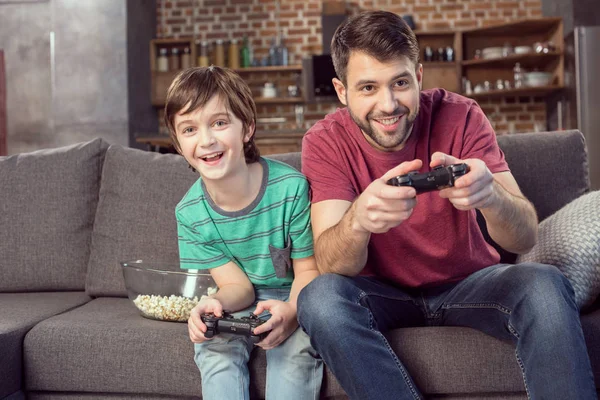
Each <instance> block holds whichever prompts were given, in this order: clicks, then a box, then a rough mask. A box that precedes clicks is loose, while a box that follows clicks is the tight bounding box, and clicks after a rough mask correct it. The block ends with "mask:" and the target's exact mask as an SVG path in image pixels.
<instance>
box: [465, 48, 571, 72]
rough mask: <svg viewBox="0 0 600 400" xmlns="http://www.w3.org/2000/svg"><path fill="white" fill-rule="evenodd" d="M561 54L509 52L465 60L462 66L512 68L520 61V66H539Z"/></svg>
mask: <svg viewBox="0 0 600 400" xmlns="http://www.w3.org/2000/svg"><path fill="white" fill-rule="evenodd" d="M560 56H562V53H561V52H558V51H555V52H551V53H540V54H538V53H527V54H511V55H509V56H506V57H501V58H491V59H479V60H466V61H463V62H462V65H463V67H486V68H488V67H509V68H512V67H513V66H514V65H515V63H520V64H521V67H524V68H532V67H539V66H540V64H543V63H547V62H550V61H554V60H556V59H557V58H559V57H560Z"/></svg>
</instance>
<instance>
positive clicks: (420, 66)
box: [415, 63, 423, 90]
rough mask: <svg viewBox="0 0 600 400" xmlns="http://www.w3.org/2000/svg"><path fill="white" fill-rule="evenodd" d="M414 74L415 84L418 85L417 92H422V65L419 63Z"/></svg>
mask: <svg viewBox="0 0 600 400" xmlns="http://www.w3.org/2000/svg"><path fill="white" fill-rule="evenodd" d="M415 72H416V74H417V82H418V83H419V90H423V64H421V63H419V64H417V68H416V71H415Z"/></svg>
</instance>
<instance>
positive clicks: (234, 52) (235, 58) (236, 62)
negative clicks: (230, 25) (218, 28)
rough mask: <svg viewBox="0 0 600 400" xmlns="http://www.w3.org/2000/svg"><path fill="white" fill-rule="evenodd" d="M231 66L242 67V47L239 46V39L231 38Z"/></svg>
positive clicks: (233, 67) (232, 67)
mask: <svg viewBox="0 0 600 400" xmlns="http://www.w3.org/2000/svg"><path fill="white" fill-rule="evenodd" d="M228 61H229V68H231V69H237V68H239V67H240V49H239V47H238V43H237V39H231V43H229V57H228Z"/></svg>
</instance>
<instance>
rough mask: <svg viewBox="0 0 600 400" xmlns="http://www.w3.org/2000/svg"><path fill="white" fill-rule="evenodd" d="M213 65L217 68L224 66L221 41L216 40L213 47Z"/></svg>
mask: <svg viewBox="0 0 600 400" xmlns="http://www.w3.org/2000/svg"><path fill="white" fill-rule="evenodd" d="M215 65H216V66H218V67H224V66H225V48H224V47H223V40H222V39H217V45H216V46H215Z"/></svg>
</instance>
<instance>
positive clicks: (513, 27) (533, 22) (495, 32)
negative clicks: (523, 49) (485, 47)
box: [463, 17, 562, 37]
mask: <svg viewBox="0 0 600 400" xmlns="http://www.w3.org/2000/svg"><path fill="white" fill-rule="evenodd" d="M561 21H562V18H556V17H547V18H533V19H523V20H519V21H515V22H510V23H505V24H500V25H492V26H488V27H485V28H473V29H467V30H464V31H463V35H464V36H466V37H469V36H478V37H481V36H509V35H510V36H528V35H533V34H537V33H539V32H543V31H551V30H553V29H555V28H556V27H557V26H558V25H559V24H560V23H561Z"/></svg>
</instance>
